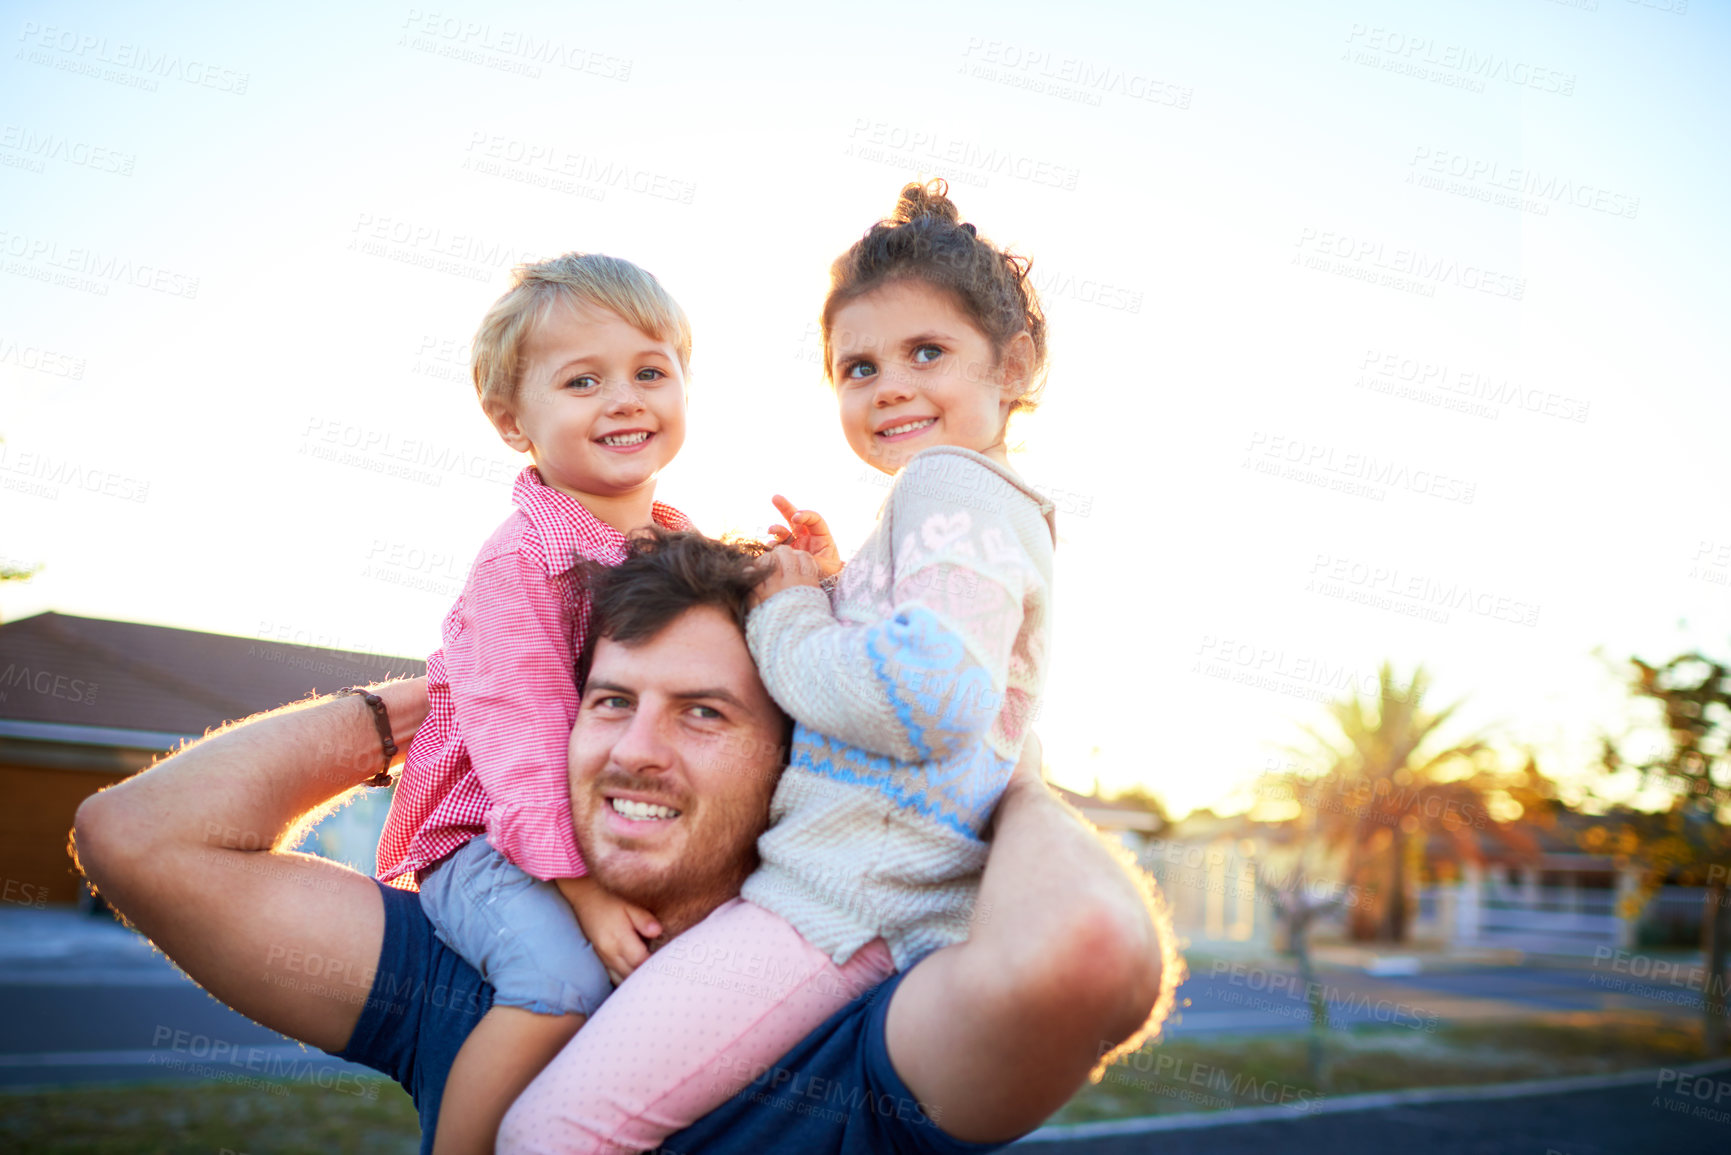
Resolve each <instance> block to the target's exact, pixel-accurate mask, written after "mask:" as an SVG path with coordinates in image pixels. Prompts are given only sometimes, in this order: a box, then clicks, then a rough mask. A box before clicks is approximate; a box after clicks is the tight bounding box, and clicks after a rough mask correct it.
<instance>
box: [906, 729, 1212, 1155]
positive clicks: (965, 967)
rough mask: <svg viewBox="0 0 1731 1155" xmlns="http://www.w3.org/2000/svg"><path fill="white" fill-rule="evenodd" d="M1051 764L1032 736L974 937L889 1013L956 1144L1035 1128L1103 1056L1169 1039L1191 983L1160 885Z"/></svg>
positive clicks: (1003, 806)
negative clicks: (1066, 791) (1111, 837)
mask: <svg viewBox="0 0 1731 1155" xmlns="http://www.w3.org/2000/svg"><path fill="white" fill-rule="evenodd" d="M1039 764H1040V754H1039V741H1038V739H1036V738H1034V737H1032V736H1030V738H1029V739H1028V742H1027V745H1026V747H1025V748H1024V750H1023V755H1022V762H1021V764H1020V765H1019V766H1017V768H1016V773H1015V776H1014V777H1013V778H1012V779H1011V781H1010V785H1009V787H1008V788H1006V790H1005V791H1004V796H1003V799H1002V800H1001V801H1000V802H999V804H998V811H997V815H996V818H995V825H996V831H995V833H994V834H993V836H992V849H991V853H990V855H989V857H988V858H987V860H986V869H985V876H984V879H983V881H982V883H981V886H980V897H979V904H978V908H977V911H976V914H975V917H974V922H973V928H972V934H971V937H970V938H969V939H968V941H967V942H965V943H961V944H959V945H957V946H953V947H949V948H946V949H944V950H940V951H936V952H934V953H933V954H932V955H931V956H930V957H928V958H926V959H925V960H924V961H922V962H921V963H919V965H917V966H915V967H914V968H913V969H912V970H911V971H910V972H909V973H908V976H907V978H905V979H903V980H902V984H901V986H900V987H899V988H897V990H896V992H895V994H894V996H893V997H892V999H891V1002H890V1008H889V1017H888V1021H887V1024H886V1026H885V1031H886V1036H887V1040H888V1046H889V1052H890V1061H891V1062H892V1063H893V1064H894V1065H895V1069H896V1071H897V1073H898V1074H900V1075H901V1077H902V1080H903V1081H904V1082H905V1083H907V1085H908V1089H909V1090H910V1091H912V1092H913V1094H914V1097H915V1098H916V1099H917V1100H919V1102H920V1103H921V1104H922V1105H923V1106H924V1107H925V1108H926V1109H927V1111H928V1112H929V1113H930V1114H931V1115H932V1117H933V1118H934V1119H935V1120H936V1121H937V1122H938V1123H939V1124H940V1125H941V1126H942V1127H943V1129H944V1130H945V1131H946V1132H948V1133H949V1134H950V1135H952V1136H954V1137H955V1138H957V1139H964V1140H969V1141H973V1142H998V1141H1002V1140H1006V1139H1010V1138H1013V1137H1015V1136H1017V1135H1021V1134H1023V1133H1025V1132H1027V1131H1029V1130H1031V1129H1033V1128H1034V1127H1036V1126H1038V1125H1039V1124H1040V1123H1041V1122H1043V1121H1044V1120H1045V1119H1046V1117H1047V1116H1048V1115H1050V1114H1051V1113H1052V1112H1053V1111H1056V1110H1057V1109H1058V1108H1059V1107H1060V1106H1062V1105H1063V1104H1064V1103H1065V1102H1066V1101H1067V1100H1068V1099H1069V1098H1070V1096H1072V1095H1074V1094H1075V1093H1076V1091H1077V1089H1078V1088H1080V1087H1081V1086H1082V1084H1083V1082H1084V1081H1085V1080H1086V1079H1087V1078H1088V1076H1089V1073H1090V1072H1091V1071H1093V1069H1094V1068H1095V1067H1096V1066H1098V1065H1099V1064H1100V1062H1101V1059H1102V1057H1103V1056H1106V1055H1108V1054H1110V1053H1112V1052H1114V1051H1116V1050H1119V1049H1121V1048H1122V1047H1123V1046H1124V1045H1125V1044H1134V1043H1136V1042H1139V1041H1140V1039H1141V1038H1142V1037H1143V1036H1144V1035H1145V1034H1146V1033H1147V1032H1148V1031H1149V1030H1152V1029H1154V1028H1157V1027H1158V1026H1159V1023H1160V1021H1161V1019H1163V1018H1164V1017H1165V1015H1166V1012H1167V1011H1169V1010H1170V1009H1171V1006H1172V1002H1173V991H1174V989H1175V988H1176V987H1177V985H1178V983H1179V981H1180V980H1181V979H1182V977H1183V962H1182V960H1180V959H1179V958H1178V955H1177V950H1176V948H1175V945H1174V941H1173V935H1172V929H1171V924H1170V921H1169V920H1168V919H1167V918H1166V917H1165V916H1164V915H1163V914H1161V913H1159V911H1158V909H1157V905H1158V900H1157V899H1155V898H1154V896H1153V893H1152V890H1151V889H1150V887H1151V885H1152V884H1151V883H1150V882H1148V881H1145V880H1144V879H1143V878H1142V877H1141V876H1140V875H1137V874H1133V873H1132V869H1133V868H1128V867H1127V865H1126V864H1125V863H1123V862H1122V861H1120V858H1119V856H1118V855H1117V854H1115V853H1114V852H1113V851H1111V850H1109V849H1108V848H1107V846H1106V845H1105V844H1104V843H1103V842H1102V841H1101V840H1100V837H1099V835H1098V834H1096V833H1095V832H1094V830H1093V828H1092V827H1090V826H1089V825H1088V824H1087V823H1086V822H1085V821H1083V819H1082V818H1081V816H1080V815H1078V814H1077V813H1076V812H1075V811H1074V810H1072V809H1071V808H1070V807H1068V806H1066V805H1064V804H1063V803H1062V802H1060V801H1059V800H1058V798H1057V796H1056V795H1054V794H1053V793H1052V792H1051V791H1050V790H1049V789H1047V788H1046V785H1045V783H1044V782H1043V781H1042V780H1041V777H1040V771H1039Z"/></svg>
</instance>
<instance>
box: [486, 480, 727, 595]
mask: <svg viewBox="0 0 1731 1155" xmlns="http://www.w3.org/2000/svg"><path fill="white" fill-rule="evenodd" d="M511 501H512V503H513V504H515V505H516V506H517V508H518V509H520V510H522V511H523V515H524V516H525V517H527V518H528V519H529V524H530V525H531V526H533V527H534V528H535V531H536V532H537V533H538V534H539V535H540V536H541V540H542V541H544V542H546V543H547V544H548V545H549V546H551V547H553V548H550V549H548V550H547V551H546V552H547V571H548V572H549V573H555V574H557V573H563V572H564V571H565V570H567V569H569V568H571V557H572V554H573V552H575V553H577V554H581V555H582V556H584V557H592V558H594V559H596V560H597V561H603V562H607V563H609V564H612V563H617V562H619V561H621V560H623V559H624V557H625V535H624V534H622V533H620V532H619V531H618V530H616V529H614V528H613V527H612V526H610V525H608V524H607V523H606V522H604V521H602V520H601V519H600V518H598V517H596V516H595V515H594V514H593V513H590V512H589V509H588V507H587V506H585V505H584V504H583V503H582V502H581V501H578V500H577V499H576V498H575V497H572V496H571V495H570V494H569V493H566V492H565V491H564V490H561V489H554V488H553V487H552V486H550V485H548V484H547V483H546V482H544V481H542V480H541V474H540V473H539V472H538V471H537V470H536V469H535V467H534V466H533V465H529V466H525V467H524V469H523V472H521V473H519V474H518V475H517V481H516V484H515V485H513V486H512V488H511ZM650 516H651V517H652V518H654V519H655V523H656V524H657V525H659V526H662V527H663V528H665V529H673V530H695V528H696V527H695V526H693V525H692V524H691V519H690V518H688V517H686V516H685V515H684V514H683V513H681V512H680V511H679V510H677V509H675V508H673V507H672V506H671V505H667V504H665V503H663V502H659V501H657V502H654V503H653V504H652V505H651V508H650Z"/></svg>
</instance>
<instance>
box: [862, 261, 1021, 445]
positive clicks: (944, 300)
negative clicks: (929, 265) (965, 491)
mask: <svg viewBox="0 0 1731 1155" xmlns="http://www.w3.org/2000/svg"><path fill="white" fill-rule="evenodd" d="M831 349H832V357H833V364H832V365H831V371H832V372H831V376H832V378H833V380H834V381H835V385H836V399H837V401H838V403H839V405H840V409H841V423H842V432H843V433H844V434H845V435H846V437H847V442H848V446H849V447H850V448H852V449H853V451H854V452H855V453H856V454H858V455H859V457H860V459H861V460H862V461H865V462H866V463H867V464H869V465H872V466H874V467H876V468H878V469H881V470H883V471H884V472H885V473H894V472H896V471H897V470H899V469H900V468H901V467H902V466H903V465H905V464H906V463H907V460H908V458H909V457H911V456H913V454H915V453H917V452H918V451H919V450H921V449H927V448H930V447H931V446H934V445H954V446H959V447H960V448H963V449H972V450H974V451H975V452H977V453H983V454H985V455H986V456H987V457H991V458H993V459H994V460H996V461H999V462H1002V463H1005V464H1007V463H1008V461H1007V457H1006V454H1005V451H1004V424H1005V422H1006V421H1007V420H1008V418H1009V412H1010V404H1011V402H1012V401H1014V400H1015V398H1016V397H1017V395H1018V394H1019V392H1020V390H1021V388H1022V387H1023V386H1024V384H1025V381H1026V376H1027V371H1026V368H1025V365H1026V358H1025V357H1024V356H1022V355H1021V354H1020V351H1019V346H1018V344H1017V342H1014V341H1012V342H1011V345H1010V348H1009V349H1006V350H1005V355H1004V356H1002V357H1000V356H998V355H997V354H996V353H995V351H994V350H993V349H992V346H991V342H990V341H988V340H987V339H986V336H985V334H983V333H981V332H980V331H979V329H977V328H975V327H974V324H973V322H972V321H971V320H970V319H969V318H968V316H967V314H965V313H964V312H963V311H962V310H961V308H960V306H959V305H958V304H957V302H956V300H955V298H954V297H953V296H951V295H950V294H949V293H948V292H946V291H944V290H942V289H937V288H934V287H932V286H930V285H928V284H926V283H925V282H924V281H918V280H899V281H894V282H892V283H890V284H888V285H883V286H881V287H879V288H877V289H874V290H873V291H871V292H869V293H866V294H865V295H864V296H861V297H858V298H856V299H855V300H853V301H850V302H848V303H847V304H846V305H844V306H842V307H841V308H840V309H838V310H837V311H836V313H835V318H834V321H833V323H832V327H831Z"/></svg>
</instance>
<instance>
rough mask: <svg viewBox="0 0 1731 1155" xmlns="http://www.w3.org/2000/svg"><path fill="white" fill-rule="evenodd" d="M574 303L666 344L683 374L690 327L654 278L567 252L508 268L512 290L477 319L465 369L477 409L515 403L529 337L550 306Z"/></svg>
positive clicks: (622, 264) (598, 257)
mask: <svg viewBox="0 0 1731 1155" xmlns="http://www.w3.org/2000/svg"><path fill="white" fill-rule="evenodd" d="M577 304H583V305H590V306H593V307H595V308H598V309H606V310H608V311H609V312H612V313H617V314H618V315H619V316H620V317H622V318H624V319H625V321H626V322H628V323H629V324H630V325H631V326H632V327H634V328H636V329H639V330H641V331H643V332H644V333H647V334H648V335H649V336H651V337H653V338H655V339H656V340H657V341H665V342H667V343H668V344H669V345H672V346H673V349H674V352H675V353H677V354H678V355H679V368H680V370H681V371H682V372H684V373H686V374H687V375H689V374H690V372H691V322H690V321H688V320H686V317H685V310H684V309H681V308H680V307H679V302H678V301H675V300H674V299H673V297H672V296H671V295H669V294H668V292H667V290H666V289H664V288H662V287H661V282H660V281H657V280H656V279H655V278H654V277H653V276H651V275H650V274H649V273H648V272H646V271H645V270H643V269H640V268H638V267H637V266H636V265H634V264H632V263H631V262H630V261H627V260H622V259H620V258H619V257H609V256H605V255H603V254H601V253H566V254H565V255H564V256H562V257H554V258H552V259H551V260H546V261H537V262H535V263H534V264H522V265H518V266H517V267H516V268H514V269H512V270H511V287H510V288H509V289H507V290H506V291H505V295H504V296H502V297H500V298H499V299H498V300H497V301H494V302H493V307H492V308H490V309H488V310H487V315H486V316H485V317H483V318H481V327H480V328H479V329H477V330H475V341H474V345H473V349H472V353H471V357H470V371H471V372H472V373H473V375H474V378H475V394H476V396H478V397H479V398H480V399H481V404H482V406H483V407H485V406H486V405H487V404H488V403H489V402H503V403H509V402H511V401H513V400H515V399H516V396H517V386H518V385H519V383H520V382H519V380H518V377H519V374H520V372H521V361H522V354H523V345H524V343H525V342H526V341H528V339H529V334H530V333H531V332H533V331H534V328H535V326H536V325H539V324H540V323H541V322H542V321H544V320H546V318H547V315H548V314H549V313H550V312H552V310H553V309H555V308H558V307H559V306H561V305H577Z"/></svg>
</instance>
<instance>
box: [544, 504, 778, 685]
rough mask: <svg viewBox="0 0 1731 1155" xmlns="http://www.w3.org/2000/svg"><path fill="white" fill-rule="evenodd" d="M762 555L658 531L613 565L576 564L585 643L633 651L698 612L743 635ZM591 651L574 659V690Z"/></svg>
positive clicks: (750, 547) (634, 540)
mask: <svg viewBox="0 0 1731 1155" xmlns="http://www.w3.org/2000/svg"><path fill="white" fill-rule="evenodd" d="M769 548H770V547H769V546H767V545H765V544H764V543H762V542H759V541H751V540H749V539H743V538H742V539H739V540H723V541H717V540H715V539H714V538H709V537H704V536H703V535H702V534H700V533H690V532H678V531H675V530H670V529H662V528H661V527H660V526H648V527H646V528H644V529H640V530H635V531H633V532H632V534H631V536H630V537H629V538H627V539H626V543H625V560H624V561H622V562H620V563H619V564H618V565H605V564H603V563H601V562H598V561H594V560H592V559H589V558H579V559H578V561H577V564H576V566H574V567H573V571H572V572H573V573H574V574H575V575H576V577H577V580H578V582H579V584H580V586H581V588H582V589H583V590H584V591H585V592H586V593H587V594H588V595H589V613H590V630H589V636H590V638H591V639H600V638H609V639H611V640H613V641H616V642H622V643H624V644H625V645H628V646H630V645H635V644H637V643H639V642H646V641H649V640H651V639H653V638H655V637H657V636H658V635H659V634H660V633H661V631H662V630H664V629H666V628H667V627H668V626H669V625H671V624H672V623H673V621H674V619H676V618H678V617H679V616H680V615H681V614H683V613H685V611H686V610H692V609H697V608H698V607H700V606H713V607H714V608H715V609H718V610H720V611H721V612H722V613H724V614H726V615H727V616H728V617H729V618H730V619H732V621H733V623H734V624H735V625H737V626H738V627H739V632H740V634H741V635H743V634H744V633H745V617H746V613H747V612H748V611H749V610H750V608H751V591H752V590H753V589H755V588H756V587H757V583H758V582H759V581H760V580H762V578H763V576H764V575H765V573H767V572H768V567H767V565H766V563H765V562H764V561H763V560H761V559H762V557H763V555H764V553H766V552H767V551H768V550H769ZM593 651H594V646H593V645H590V646H586V647H585V648H584V650H583V653H582V654H581V655H580V656H579V658H578V667H577V685H578V687H579V688H581V687H582V686H583V685H584V683H586V682H587V681H588V680H589V660H590V655H591V654H592V653H593Z"/></svg>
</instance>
